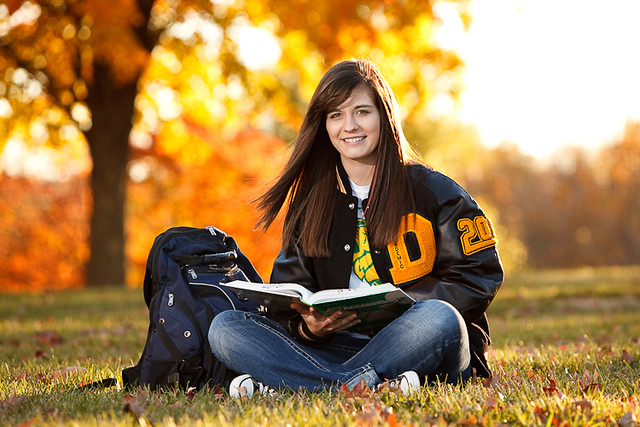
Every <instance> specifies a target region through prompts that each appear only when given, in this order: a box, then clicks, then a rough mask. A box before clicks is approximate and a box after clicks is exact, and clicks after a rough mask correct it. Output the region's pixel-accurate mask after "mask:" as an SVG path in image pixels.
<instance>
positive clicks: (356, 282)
mask: <svg viewBox="0 0 640 427" xmlns="http://www.w3.org/2000/svg"><path fill="white" fill-rule="evenodd" d="M349 183H350V184H351V193H352V194H353V195H354V196H356V197H357V198H358V218H362V201H363V200H364V199H366V198H368V197H369V189H370V188H371V185H358V184H356V183H355V182H353V181H351V178H349ZM353 238H354V240H355V238H356V236H353ZM363 286H370V285H369V284H368V283H367V282H365V281H364V280H361V279H360V278H359V277H358V276H356V273H355V272H354V271H353V267H352V268H351V277H349V288H352V289H357V288H361V287H363Z"/></svg>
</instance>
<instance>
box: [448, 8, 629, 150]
mask: <svg viewBox="0 0 640 427" xmlns="http://www.w3.org/2000/svg"><path fill="white" fill-rule="evenodd" d="M436 10H437V12H438V13H439V14H440V16H441V17H442V18H443V20H444V25H443V29H442V30H441V34H440V35H439V36H440V44H441V45H443V47H447V48H455V49H456V50H457V51H458V52H459V54H460V55H461V57H462V59H463V61H464V62H465V63H466V71H465V73H464V82H465V86H466V90H465V92H464V93H463V95H462V98H461V105H460V108H459V110H458V114H459V116H460V117H461V119H462V120H463V121H465V122H468V123H472V124H475V125H477V127H478V130H479V132H480V134H481V137H482V138H483V140H484V142H485V143H486V144H488V145H490V146H495V145H497V144H499V143H501V142H503V141H511V142H515V143H517V144H519V146H520V147H521V148H522V149H523V150H524V151H526V152H528V153H530V154H534V155H538V156H546V155H548V154H551V153H553V152H554V151H555V150H557V149H558V148H559V147H560V146H562V145H565V144H571V145H579V146H582V147H585V148H586V147H598V146H601V145H603V144H607V143H610V142H612V141H613V139H615V138H616V137H619V136H620V135H621V133H622V130H623V128H624V125H625V122H626V121H627V120H629V119H636V120H637V119H640V79H638V76H639V75H640V56H638V55H637V53H636V52H637V42H638V40H640V26H639V25H638V24H637V18H638V16H640V2H638V1H635V0H612V1H610V2H607V3H606V4H603V3H600V2H584V1H580V0H520V1H517V2H514V1H512V0H491V1H488V0H472V3H471V16H472V23H471V27H470V29H469V31H468V32H467V33H465V32H464V29H463V27H462V23H461V22H460V21H459V19H457V18H456V17H455V16H454V14H453V13H451V11H450V10H447V8H446V6H445V7H440V8H438V9H436ZM456 19H457V21H456Z"/></svg>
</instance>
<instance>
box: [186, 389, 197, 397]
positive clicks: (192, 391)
mask: <svg viewBox="0 0 640 427" xmlns="http://www.w3.org/2000/svg"><path fill="white" fill-rule="evenodd" d="M184 395H185V396H186V397H187V399H193V398H194V397H196V396H197V395H198V389H197V388H195V387H189V388H188V389H187V391H185V392H184Z"/></svg>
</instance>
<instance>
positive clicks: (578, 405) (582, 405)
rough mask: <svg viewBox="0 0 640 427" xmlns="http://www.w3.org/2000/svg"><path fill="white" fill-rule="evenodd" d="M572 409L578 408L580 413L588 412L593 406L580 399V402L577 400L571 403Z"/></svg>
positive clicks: (587, 401)
mask: <svg viewBox="0 0 640 427" xmlns="http://www.w3.org/2000/svg"><path fill="white" fill-rule="evenodd" d="M573 407H574V408H580V410H581V411H582V412H588V411H590V410H591V408H593V405H592V404H591V402H590V401H589V400H587V399H582V400H578V401H576V402H573Z"/></svg>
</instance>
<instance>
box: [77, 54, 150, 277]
mask: <svg viewBox="0 0 640 427" xmlns="http://www.w3.org/2000/svg"><path fill="white" fill-rule="evenodd" d="M94 82H95V83H94V85H93V87H92V88H91V90H90V91H89V97H88V98H87V104H88V106H89V108H90V109H91V112H92V121H93V126H92V127H91V130H89V131H88V132H86V134H85V135H86V137H87V141H88V142H89V147H90V150H91V157H92V160H93V171H92V174H91V189H92V191H93V217H92V220H91V239H90V248H91V258H90V259H89V264H88V266H87V285H88V286H104V285H120V286H121V285H123V284H124V282H125V268H124V265H125V253H124V248H125V230H124V217H125V201H126V183H127V162H128V160H129V151H130V149H129V133H130V132H131V126H132V117H133V108H134V106H133V104H134V100H135V96H136V92H137V90H136V82H133V83H130V84H127V85H126V86H123V87H115V86H114V83H113V80H112V79H111V78H110V76H109V70H108V69H107V68H106V67H104V66H102V65H100V64H95V74H94Z"/></svg>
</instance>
